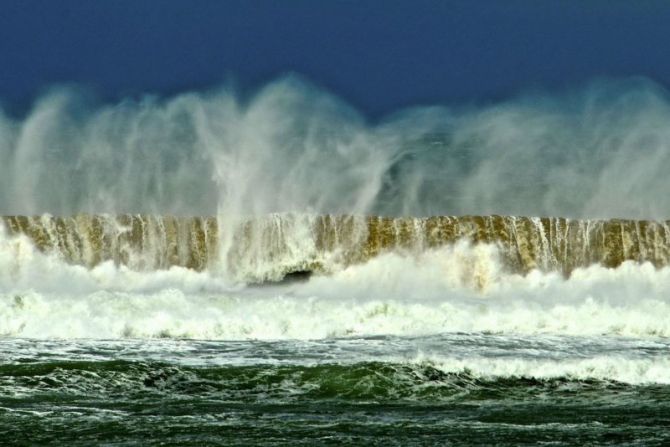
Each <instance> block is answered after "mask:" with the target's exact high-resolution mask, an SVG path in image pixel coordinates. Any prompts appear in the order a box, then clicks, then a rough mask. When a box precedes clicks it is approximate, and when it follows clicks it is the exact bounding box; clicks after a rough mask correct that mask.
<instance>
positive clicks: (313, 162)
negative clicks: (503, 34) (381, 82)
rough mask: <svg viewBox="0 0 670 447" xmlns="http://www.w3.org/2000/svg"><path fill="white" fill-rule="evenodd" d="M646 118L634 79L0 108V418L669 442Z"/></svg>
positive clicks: (190, 441)
mask: <svg viewBox="0 0 670 447" xmlns="http://www.w3.org/2000/svg"><path fill="white" fill-rule="evenodd" d="M668 122H670V101H669V100H668V95H667V94H666V93H665V91H663V90H662V89H661V88H660V87H658V86H656V85H654V84H653V83H650V82H647V81H640V80H634V81H630V82H618V83H617V82H613V83H605V82H600V83H594V84H593V85H591V86H589V87H588V88H585V89H584V90H582V91H575V92H570V93H569V94H565V95H558V96H547V95H544V96H543V95H540V94H537V95H529V96H524V97H519V98H516V99H511V100H509V101H505V102H501V103H499V104H493V105H489V106H485V107H474V106H472V107H469V108H460V109H459V108H447V107H427V108H419V109H412V110H407V111H401V112H398V113H397V114H394V115H392V116H389V117H388V118H385V119H382V120H380V121H379V122H369V121H368V120H367V119H366V118H365V117H363V116H361V114H359V113H358V112H357V111H356V110H354V109H353V108H352V107H350V106H348V105H347V104H345V103H343V101H341V100H339V99H338V98H335V97H333V96H332V95H330V94H328V93H326V92H323V91H321V90H319V89H318V88H316V87H314V86H311V85H309V84H307V83H305V82H304V81H301V80H296V79H295V78H287V79H282V80H279V81H276V82H273V83H270V84H268V85H267V86H266V87H265V88H263V89H261V90H260V91H259V92H257V93H256V94H255V95H250V96H249V95H246V96H244V97H239V96H237V95H236V94H235V92H230V91H227V90H220V91H212V92H205V93H197V92H196V93H184V94H181V95H176V96H175V97H173V98H167V99H160V98H154V97H149V96H148V97H146V98H143V99H139V100H133V99H127V100H124V101H121V102H119V103H117V104H111V105H96V104H91V103H90V102H87V100H85V98H80V97H79V96H77V94H76V93H73V92H72V91H69V90H56V91H53V92H51V93H49V94H47V95H45V96H44V97H42V98H40V99H39V100H38V101H36V103H35V106H34V108H33V109H31V110H30V111H29V112H28V113H27V114H26V116H23V117H10V116H5V115H4V114H2V113H0V215H1V216H2V217H0V444H2V445H72V446H75V445H79V446H90V445H110V446H131V445H141V446H151V445H226V446H228V445H286V446H293V445H380V446H382V445H383V446H387V445H402V446H410V445H417V446H423V445H503V446H504V445H508V446H518V445H640V446H654V445H657V446H664V445H670V226H669V222H668V221H667V218H668V216H669V215H670V194H668V191H670V177H669V176H668V175H667V172H670V126H668V125H667V123H668Z"/></svg>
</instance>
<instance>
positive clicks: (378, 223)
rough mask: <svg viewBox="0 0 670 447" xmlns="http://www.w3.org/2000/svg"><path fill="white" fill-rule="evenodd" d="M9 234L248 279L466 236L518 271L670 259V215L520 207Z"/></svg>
mask: <svg viewBox="0 0 670 447" xmlns="http://www.w3.org/2000/svg"><path fill="white" fill-rule="evenodd" d="M2 221H3V222H4V226H5V233H6V235H7V236H14V237H18V236H20V235H23V236H25V237H27V238H29V239H30V241H31V242H32V244H34V245H35V247H36V248H38V249H39V250H40V251H42V252H44V253H48V254H51V255H53V256H56V257H58V258H61V259H62V260H64V261H66V262H68V263H72V264H78V265H83V266H86V267H88V268H91V267H94V266H96V265H98V264H100V263H101V262H104V261H113V262H114V264H116V265H125V266H127V267H129V268H131V269H133V270H139V271H151V270H159V269H167V268H170V267H172V266H180V267H185V268H189V269H193V270H197V271H203V270H210V271H212V272H215V273H218V274H221V275H224V276H227V277H229V278H232V279H236V280H240V281H245V282H264V281H277V280H281V279H282V278H284V277H285V276H286V275H289V274H292V273H296V272H314V273H321V274H328V273H332V272H334V271H337V270H338V269H341V268H343V267H346V266H348V265H352V264H358V263H363V262H366V261H368V260H369V259H371V258H373V257H375V256H378V255H380V254H383V253H387V252H398V253H401V254H406V255H412V254H419V253H422V252H424V251H426V250H429V249H433V248H436V247H440V246H444V245H447V244H454V243H456V242H458V241H460V240H466V241H468V242H470V243H472V244H491V245H494V246H496V247H497V248H498V250H499V253H500V256H501V258H502V259H501V260H502V262H503V265H504V266H505V267H506V268H507V269H508V270H509V271H511V272H517V273H527V272H528V271H530V270H533V269H540V270H542V271H546V272H549V271H560V272H562V273H563V274H565V275H569V274H570V273H571V272H572V271H573V270H574V269H575V268H579V267H587V266H589V265H592V264H601V265H603V266H606V267H616V266H618V265H620V264H621V263H622V262H624V261H636V262H639V263H642V262H651V263H652V264H653V265H655V266H657V267H660V266H664V265H667V264H668V261H669V260H670V228H669V227H668V222H655V221H644V220H640V221H635V220H620V219H615V220H571V219H564V218H554V217H552V218H529V217H512V216H460V217H449V216H439V217H429V218H390V217H361V216H336V215H301V214H272V215H268V216H266V217H263V218H255V219H248V220H245V221H241V222H239V223H238V224H237V225H235V227H234V228H233V229H232V233H233V234H232V235H230V237H229V239H230V242H229V246H228V247H227V249H226V250H225V252H224V253H223V254H222V250H221V249H220V239H221V237H220V233H222V232H226V231H227V229H226V228H219V222H218V221H217V219H216V218H214V217H172V216H152V215H118V216H108V215H85V214H81V215H76V216H72V217H55V216H49V215H44V216H37V217H27V216H6V217H3V218H2Z"/></svg>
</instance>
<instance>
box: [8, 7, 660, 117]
mask: <svg viewBox="0 0 670 447" xmlns="http://www.w3.org/2000/svg"><path fill="white" fill-rule="evenodd" d="M0 11H1V13H0V104H1V105H2V106H3V108H5V109H9V110H11V109H13V108H15V109H20V108H22V107H24V108H25V107H26V104H30V102H31V101H33V100H34V99H35V98H37V97H38V96H39V95H40V94H41V93H43V92H44V91H45V89H47V88H49V87H52V86H54V85H61V84H75V85H80V86H84V87H85V88H88V89H91V90H92V91H94V92H95V93H96V94H98V95H99V96H101V97H102V98H104V99H106V100H115V99H118V98H121V97H124V96H135V95H142V94H145V93H151V94H158V95H171V94H174V93H177V92H182V91H188V90H201V89H207V88H212V87H216V86H219V85H221V84H225V83H231V82H232V83H233V84H234V85H235V86H237V87H238V88H240V89H242V90H253V89H255V88H258V87H260V86H262V85H263V84H264V83H266V82H268V81H270V80H272V79H274V78H276V77H278V76H281V75H283V74H286V73H298V74H300V75H301V76H304V77H305V78H306V79H308V80H309V81H310V82H313V83H315V84H316V85H319V86H322V87H324V88H326V89H327V90H330V91H332V92H333V93H335V94H336V95H338V96H340V97H343V98H344V99H345V100H346V101H348V102H350V103H351V104H353V105H354V106H355V107H357V108H359V109H360V110H362V111H363V112H364V113H366V114H368V115H370V116H379V115H383V114H386V113H390V112H392V111H394V110H397V109H399V108H402V107H407V106H413V105H425V104H437V103H442V104H445V103H446V104H449V103H463V102H486V101H494V100H496V99H499V98H504V97H507V96H510V95H513V94H516V93H519V92H522V91H525V90H528V89H546V90H554V89H559V90H560V89H563V88H566V87H572V86H579V85H580V84H583V83H585V82H588V81H590V80H592V79H594V78H599V77H607V78H621V77H630V76H643V77H648V78H650V79H652V80H653V81H655V82H657V83H659V84H661V85H663V86H666V87H667V86H670V45H668V43H667V42H668V41H670V39H669V37H670V27H669V26H668V24H669V23H670V2H664V1H653V0H649V1H637V2H631V1H618V0H610V1H604V0H591V1H588V2H581V1H557V0H556V1H548V0H536V1H530V0H527V1H522V0H508V1H493V0H480V1H467V0H466V1H456V0H445V1H427V0H418V1H396V0H383V1H381V0H376V1H372V0H367V1H365V0H364V1H323V2H315V1H309V0H290V1H289V0H287V1H270V0H246V1H242V0H228V1H210V0H193V1H185V0H184V1H177V0H162V1H148V0H134V1H132V0H115V1H106V2H102V1H86V0H63V1H59V2H52V1H48V0H0Z"/></svg>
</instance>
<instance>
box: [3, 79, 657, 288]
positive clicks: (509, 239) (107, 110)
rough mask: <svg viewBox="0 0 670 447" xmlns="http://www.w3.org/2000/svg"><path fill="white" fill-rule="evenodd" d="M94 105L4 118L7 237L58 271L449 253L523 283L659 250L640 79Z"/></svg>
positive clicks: (47, 106) (44, 104) (299, 88)
mask: <svg viewBox="0 0 670 447" xmlns="http://www.w3.org/2000/svg"><path fill="white" fill-rule="evenodd" d="M87 98H89V97H88V96H86V95H79V94H78V93H76V92H72V91H69V90H62V89H61V90H55V91H53V92H51V93H50V94H47V95H45V96H44V97H42V98H40V99H39V100H38V101H37V102H36V103H35V105H34V107H33V108H32V110H30V111H29V112H28V114H27V115H26V116H24V117H18V118H13V117H9V116H7V115H6V114H4V113H3V112H2V111H1V110H0V215H4V216H5V217H2V218H1V220H2V227H3V230H2V234H0V236H2V237H5V238H24V240H29V241H30V243H31V244H33V245H34V246H35V247H36V248H37V249H39V250H40V251H42V252H44V253H47V254H49V255H51V256H56V257H59V258H61V259H62V260H63V261H65V262H68V263H72V264H76V265H83V266H86V267H89V268H92V267H95V266H96V265H99V264H100V263H103V262H106V261H111V262H113V263H114V264H116V265H124V266H127V267H129V268H131V269H134V270H142V271H146V270H156V269H167V268H170V267H173V266H179V267H185V268H189V269H194V270H198V271H208V272H212V274H217V275H221V276H229V277H232V278H235V279H237V280H241V281H250V282H262V281H275V280H280V279H282V278H284V277H285V276H286V275H287V274H290V273H293V272H314V273H320V274H329V273H332V272H334V271H337V270H338V269H341V268H345V267H347V266H350V265H353V264H359V263H363V262H366V261H368V260H369V259H371V258H373V257H376V256H379V255H383V254H384V253H387V252H391V251H393V252H398V253H401V254H405V255H408V256H411V255H413V254H416V253H420V252H422V251H425V250H427V249H431V248H436V247H440V246H444V245H448V244H452V243H455V242H457V241H461V240H466V241H469V242H470V243H472V244H480V243H487V244H492V245H495V246H496V247H498V252H499V256H500V257H501V261H502V264H503V265H504V268H506V269H508V270H509V271H511V272H518V273H521V274H525V273H527V272H529V271H530V270H532V269H541V270H545V271H559V272H561V273H563V274H565V275H570V273H571V272H573V271H574V269H576V268H579V267H585V266H588V265H591V264H601V265H604V266H606V267H616V266H618V265H620V264H621V263H622V262H624V261H628V260H630V261H635V262H651V263H652V264H653V265H655V266H657V267H661V266H664V265H667V264H668V258H669V257H670V254H669V252H670V235H669V231H668V221H667V220H666V219H667V218H668V217H669V216H670V195H669V194H667V191H670V176H668V175H667V172H670V126H669V125H668V123H670V100H669V98H668V94H667V92H665V90H663V89H662V88H661V87H659V86H657V85H655V84H653V83H651V82H649V81H645V80H640V79H634V80H627V81H621V82H619V81H611V82H610V81H608V82H605V81H598V82H595V83H593V84H591V85H588V86H586V87H584V88H583V89H581V90H578V91H572V92H563V93H561V94H557V95H556V94H554V95H546V94H538V93H535V94H533V95H527V96H520V97H517V98H515V99H511V100H508V101H503V102H501V103H498V104H494V105H489V106H486V107H461V108H457V107H452V108H448V107H424V108H416V109H411V110H405V111H401V112H398V113H395V114H392V115H390V116H388V117H386V118H381V119H378V120H376V121H375V122H370V121H369V119H368V118H366V117H364V116H362V115H361V114H360V113H358V112H357V111H356V110H355V109H353V108H352V107H350V106H349V105H347V104H345V103H344V102H343V101H341V100H339V99H338V98H336V97H334V96H332V95H330V94H328V93H326V92H323V91H322V90H320V89H318V88H315V87H313V86H311V85H310V84H309V83H307V82H304V81H303V80H301V79H298V78H296V77H287V78H283V79H280V80H278V81H276V82H272V83H270V84H268V85H267V86H266V87H264V88H262V89H261V90H260V91H258V92H257V93H256V94H255V95H238V94H236V92H235V91H234V90H232V89H225V88H224V89H219V90H216V91H210V92H206V93H187V94H182V95H177V96H175V97H173V98H169V99H160V98H153V97H144V98H141V99H139V100H130V99H129V100H124V101H121V102H119V103H117V104H113V105H99V104H94V103H91V102H90V101H89V99H87ZM380 216H388V217H380ZM431 216H433V217H431ZM448 216H454V217H448ZM512 216H527V217H512ZM532 216H547V217H532ZM16 247H20V244H17V245H16ZM17 249H18V248H17Z"/></svg>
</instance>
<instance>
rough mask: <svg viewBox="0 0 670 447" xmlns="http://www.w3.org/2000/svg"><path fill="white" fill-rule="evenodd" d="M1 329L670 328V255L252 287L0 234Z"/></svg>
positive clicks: (284, 335) (389, 263)
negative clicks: (90, 260)
mask: <svg viewBox="0 0 670 447" xmlns="http://www.w3.org/2000/svg"><path fill="white" fill-rule="evenodd" d="M0 296H1V297H2V299H0V334H3V335H10V336H21V337H37V338H49V337H59V338H73V337H84V338H120V337H186V338H199V339H289V338H295V339H318V338H325V337H340V336H358V335H375V334H392V335H425V334H434V333H443V332H489V333H520V334H536V333H546V334H572V335H598V334H612V335H626V336H643V337H647V336H663V337H665V336H670V318H668V315H670V268H662V269H655V268H654V267H653V266H652V265H650V264H642V265H639V264H635V263H631V262H626V263H624V264H622V265H621V266H620V267H619V268H617V269H607V268H604V267H600V266H591V267H589V268H585V269H577V270H576V271H574V272H573V274H572V275H571V277H570V278H569V279H565V278H564V277H562V276H561V275H559V274H555V273H542V272H539V271H533V272H531V273H529V274H528V275H526V276H521V275H517V274H509V273H506V272H505V271H504V270H503V269H502V268H501V266H500V263H499V262H498V257H497V251H496V249H495V247H493V246H490V245H477V246H471V245H469V244H467V243H459V244H456V245H454V246H448V247H443V248H441V249H436V250H429V251H425V252H423V253H420V254H414V255H408V254H400V253H389V254H386V255H382V256H379V257H377V258H374V259H372V260H371V261H369V262H367V263H365V264H362V265H355V266H351V267H348V268H346V269H343V270H341V271H338V272H336V273H335V274H333V275H331V276H323V277H313V278H312V279H311V280H309V281H308V282H306V283H297V284H290V285H283V286H268V287H245V286H241V285H235V284H229V283H226V282H225V281H224V280H222V279H221V278H219V277H216V276H213V275H212V274H210V273H208V272H202V273H198V272H194V271H190V270H187V269H183V268H172V269H170V270H165V271H154V272H136V271H132V270H129V269H127V268H125V267H123V266H120V267H117V266H114V265H113V264H112V263H104V264H101V265H99V266H97V267H95V268H93V269H91V270H87V269H85V268H83V267H79V266H72V265H68V264H65V263H63V262H62V261H60V260H59V259H57V258H55V257H53V256H47V255H44V254H42V253H40V252H38V251H36V250H35V249H34V248H33V247H32V245H30V243H29V242H28V241H27V240H26V239H25V238H24V237H18V238H11V239H10V238H0Z"/></svg>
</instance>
